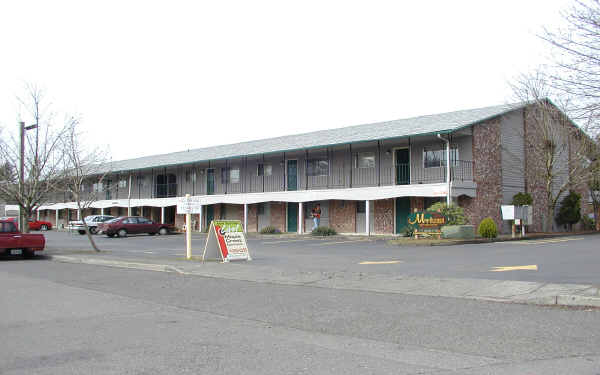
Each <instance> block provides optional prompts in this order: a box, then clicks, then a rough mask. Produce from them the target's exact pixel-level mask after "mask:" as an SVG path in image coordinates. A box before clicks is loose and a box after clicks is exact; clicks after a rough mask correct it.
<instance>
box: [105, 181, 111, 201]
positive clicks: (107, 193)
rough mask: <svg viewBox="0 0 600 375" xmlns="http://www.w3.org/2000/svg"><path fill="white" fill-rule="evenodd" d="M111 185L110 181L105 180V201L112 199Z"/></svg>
mask: <svg viewBox="0 0 600 375" xmlns="http://www.w3.org/2000/svg"><path fill="white" fill-rule="evenodd" d="M111 183H112V181H111V180H106V199H112V194H111V191H110V184H111Z"/></svg>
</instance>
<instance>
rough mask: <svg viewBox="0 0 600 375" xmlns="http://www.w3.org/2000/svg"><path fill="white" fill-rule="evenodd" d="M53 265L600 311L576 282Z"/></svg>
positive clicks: (133, 264)
mask: <svg viewBox="0 0 600 375" xmlns="http://www.w3.org/2000/svg"><path fill="white" fill-rule="evenodd" d="M48 257H49V258H51V259H52V260H53V261H58V262H65V263H82V264H91V265H98V266H106V267H117V268H129V269H138V270H146V271H159V272H175V273H179V274H183V275H194V276H201V277H211V278H223V279H231V280H242V281H250V282H257V283H273V284H281V285H301V286H311V287H315V288H330V289H346V290H361V291H371V292H379V293H398V294H408V295H420V296H432V297H451V298H466V299H474V300H485V301H497V302H512V303H526V304H536V305H561V306H591V307H600V288H599V287H597V286H593V285H581V284H552V283H541V282H527V281H503V280H488V279H458V278H436V277H414V276H409V275H382V274H375V273H363V272H349V271H346V272H331V273H329V272H314V271H303V270H298V271H293V272H291V271H289V270H282V269H278V268H276V267H272V266H262V265H258V264H253V263H252V262H245V261H244V262H230V263H225V264H223V263H218V262H206V263H202V262H201V261H199V260H192V261H185V260H171V259H156V260H150V259H144V261H143V262H140V261H139V260H136V259H123V258H116V257H111V256H110V255H105V254H93V253H89V254H85V253H80V254H68V255H59V254H57V255H48Z"/></svg>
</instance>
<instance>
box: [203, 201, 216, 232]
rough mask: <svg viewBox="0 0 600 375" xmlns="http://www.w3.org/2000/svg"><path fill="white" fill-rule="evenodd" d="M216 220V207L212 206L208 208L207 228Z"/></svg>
mask: <svg viewBox="0 0 600 375" xmlns="http://www.w3.org/2000/svg"><path fill="white" fill-rule="evenodd" d="M214 219H215V206H213V205H212V204H210V205H208V206H206V227H205V228H208V227H209V226H210V222H211V221H213V220H214Z"/></svg>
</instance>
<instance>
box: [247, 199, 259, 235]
mask: <svg viewBox="0 0 600 375" xmlns="http://www.w3.org/2000/svg"><path fill="white" fill-rule="evenodd" d="M247 230H248V232H258V205H257V204H249V205H248V229H247Z"/></svg>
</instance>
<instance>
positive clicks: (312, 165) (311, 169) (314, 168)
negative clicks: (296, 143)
mask: <svg viewBox="0 0 600 375" xmlns="http://www.w3.org/2000/svg"><path fill="white" fill-rule="evenodd" d="M306 175H307V176H329V161H328V160H323V159H311V160H308V161H307V162H306Z"/></svg>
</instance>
